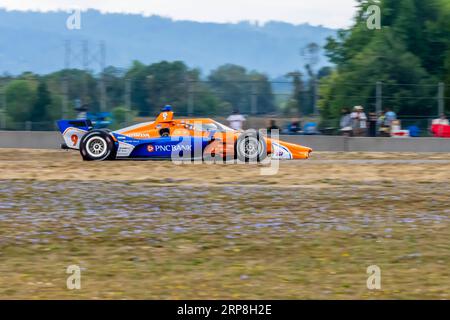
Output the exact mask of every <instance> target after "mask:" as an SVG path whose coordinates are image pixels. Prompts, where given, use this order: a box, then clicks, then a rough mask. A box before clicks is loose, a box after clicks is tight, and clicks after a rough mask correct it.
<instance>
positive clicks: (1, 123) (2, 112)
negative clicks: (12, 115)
mask: <svg viewBox="0 0 450 320" xmlns="http://www.w3.org/2000/svg"><path fill="white" fill-rule="evenodd" d="M0 93H1V95H2V98H1V107H0V129H6V84H5V82H3V83H2V87H1V91H0Z"/></svg>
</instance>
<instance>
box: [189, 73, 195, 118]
mask: <svg viewBox="0 0 450 320" xmlns="http://www.w3.org/2000/svg"><path fill="white" fill-rule="evenodd" d="M193 114H194V81H193V80H192V79H191V78H188V115H189V116H192V115H193Z"/></svg>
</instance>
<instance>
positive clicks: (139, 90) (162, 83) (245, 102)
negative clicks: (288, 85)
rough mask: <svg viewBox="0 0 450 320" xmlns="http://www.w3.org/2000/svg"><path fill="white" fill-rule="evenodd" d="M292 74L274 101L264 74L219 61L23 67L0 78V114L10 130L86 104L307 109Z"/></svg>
mask: <svg viewBox="0 0 450 320" xmlns="http://www.w3.org/2000/svg"><path fill="white" fill-rule="evenodd" d="M293 78H294V87H293V88H292V89H290V90H291V91H292V92H289V93H288V94H287V97H288V99H284V100H283V101H281V102H280V101H276V99H275V97H274V93H273V86H272V83H271V81H270V79H269V78H268V76H267V75H265V74H263V73H260V72H257V71H249V70H247V69H246V68H244V67H242V66H238V65H233V64H226V65H223V66H220V67H218V68H217V69H215V70H212V71H211V72H210V74H209V75H208V76H207V77H202V75H201V71H200V70H199V69H196V68H189V67H188V66H187V65H186V64H185V63H184V62H181V61H175V62H167V61H162V62H158V63H153V64H149V65H146V64H143V63H141V62H139V61H134V62H133V63H132V65H131V67H130V68H128V69H120V68H115V67H113V66H109V67H107V68H105V69H104V70H103V72H102V73H101V74H98V75H94V74H93V73H92V72H89V71H84V70H79V69H65V70H60V71H57V72H54V73H51V74H47V75H37V74H33V73H30V72H26V73H23V74H21V75H18V76H14V77H13V76H8V75H4V76H2V77H0V85H2V87H3V90H2V93H3V99H2V101H0V105H3V106H4V107H5V108H4V109H5V111H6V113H5V114H3V115H1V114H0V117H6V123H8V124H10V125H9V127H10V128H11V129H14V123H19V124H21V123H25V122H34V123H40V122H42V123H43V124H42V125H43V129H47V128H46V127H48V126H52V125H53V124H52V122H54V121H55V120H57V119H60V118H62V117H75V116H76V114H77V111H76V109H77V108H79V107H80V106H87V108H88V110H89V111H90V112H99V111H108V112H112V113H113V115H117V117H118V118H120V119H121V120H123V118H124V114H125V113H126V112H130V111H131V112H132V113H133V115H135V116H154V115H155V114H156V113H157V112H158V110H159V109H160V108H161V106H163V105H165V104H172V105H173V106H174V107H175V108H176V110H177V113H179V114H181V115H187V114H191V113H193V114H194V115H206V116H209V115H211V116H212V115H226V114H229V113H231V112H233V111H235V110H237V111H239V112H241V113H243V114H251V113H256V114H269V113H275V112H279V111H280V108H284V109H286V110H287V112H290V113H297V114H300V113H304V112H306V113H307V112H309V111H308V110H311V109H312V108H311V106H306V104H307V103H309V104H311V103H312V101H311V98H310V93H308V92H305V90H304V87H305V85H304V83H305V84H306V86H307V84H308V82H306V81H305V82H304V80H303V79H302V78H301V75H297V74H296V75H294V76H293ZM286 81H287V80H286ZM303 95H304V96H303ZM307 101H309V102H307ZM301 104H302V105H303V107H301ZM254 105H256V106H257V109H256V110H253V109H252V106H254ZM190 108H192V110H190ZM44 122H47V123H46V124H44Z"/></svg>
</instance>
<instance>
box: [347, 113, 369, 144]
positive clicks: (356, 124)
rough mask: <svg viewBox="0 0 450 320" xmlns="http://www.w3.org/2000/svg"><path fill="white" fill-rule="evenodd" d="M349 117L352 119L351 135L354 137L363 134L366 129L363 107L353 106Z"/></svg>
mask: <svg viewBox="0 0 450 320" xmlns="http://www.w3.org/2000/svg"><path fill="white" fill-rule="evenodd" d="M350 117H351V119H352V127H353V135H354V136H356V137H362V136H365V135H366V131H367V116H366V114H365V113H364V108H363V107H362V106H355V107H354V108H353V112H352V114H351V115H350Z"/></svg>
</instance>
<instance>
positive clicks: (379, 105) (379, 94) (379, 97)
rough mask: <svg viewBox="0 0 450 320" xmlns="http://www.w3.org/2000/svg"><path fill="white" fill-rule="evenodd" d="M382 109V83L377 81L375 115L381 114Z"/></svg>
mask: <svg viewBox="0 0 450 320" xmlns="http://www.w3.org/2000/svg"><path fill="white" fill-rule="evenodd" d="M382 109H383V83H382V82H381V81H377V88H376V112H377V115H380V114H381V111H382Z"/></svg>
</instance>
